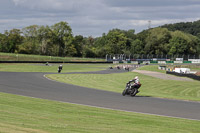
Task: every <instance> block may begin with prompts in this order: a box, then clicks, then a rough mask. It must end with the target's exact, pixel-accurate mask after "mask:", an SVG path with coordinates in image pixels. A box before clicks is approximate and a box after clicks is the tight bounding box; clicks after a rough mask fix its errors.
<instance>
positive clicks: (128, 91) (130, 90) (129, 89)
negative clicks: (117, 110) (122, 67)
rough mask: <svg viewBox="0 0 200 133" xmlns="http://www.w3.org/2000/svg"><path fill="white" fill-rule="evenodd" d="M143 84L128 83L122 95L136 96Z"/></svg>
mask: <svg viewBox="0 0 200 133" xmlns="http://www.w3.org/2000/svg"><path fill="white" fill-rule="evenodd" d="M140 86H141V84H137V85H133V84H131V83H130V82H128V83H126V88H125V89H124V90H123V92H122V95H123V96H125V95H130V96H132V97H133V96H135V95H136V94H137V93H138V89H139V88H140Z"/></svg>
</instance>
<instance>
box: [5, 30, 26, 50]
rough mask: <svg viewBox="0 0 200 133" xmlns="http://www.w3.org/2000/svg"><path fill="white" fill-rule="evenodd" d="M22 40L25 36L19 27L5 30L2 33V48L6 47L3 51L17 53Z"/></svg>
mask: <svg viewBox="0 0 200 133" xmlns="http://www.w3.org/2000/svg"><path fill="white" fill-rule="evenodd" d="M22 41H23V37H22V36H21V31H20V30H19V29H12V30H10V31H5V33H4V35H2V48H4V49H5V50H3V52H9V53H17V52H18V48H19V45H20V44H21V43H22Z"/></svg>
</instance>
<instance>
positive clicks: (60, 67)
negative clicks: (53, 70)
mask: <svg viewBox="0 0 200 133" xmlns="http://www.w3.org/2000/svg"><path fill="white" fill-rule="evenodd" d="M61 71H62V65H60V66H59V67H58V73H60V72H61Z"/></svg>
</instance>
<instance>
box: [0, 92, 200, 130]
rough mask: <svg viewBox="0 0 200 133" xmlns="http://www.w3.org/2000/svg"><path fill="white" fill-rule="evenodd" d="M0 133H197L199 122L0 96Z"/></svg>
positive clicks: (8, 95)
mask: <svg viewBox="0 0 200 133" xmlns="http://www.w3.org/2000/svg"><path fill="white" fill-rule="evenodd" d="M0 97H1V98H0V107H1V108H0V132H1V133H47V132H48V133H130V132H134V133H147V132H148V133H199V132H200V127H199V124H200V121H195V120H186V119H178V118H168V117H161V116H154V115H146V114H139V113H133V112H123V111H116V110H108V109H100V108H94V107H87V106H82V105H75V104H69V103H62V102H56V101H48V100H42V99H36V98H28V97H23V96H16V95H11V94H4V93H0Z"/></svg>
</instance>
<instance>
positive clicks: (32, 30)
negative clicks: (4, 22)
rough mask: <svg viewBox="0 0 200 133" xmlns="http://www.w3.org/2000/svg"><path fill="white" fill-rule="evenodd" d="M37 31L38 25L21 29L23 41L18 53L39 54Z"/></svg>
mask: <svg viewBox="0 0 200 133" xmlns="http://www.w3.org/2000/svg"><path fill="white" fill-rule="evenodd" d="M38 29H39V26H38V25H31V26H28V27H25V28H23V29H22V32H23V35H24V37H25V39H24V42H23V44H22V45H21V46H20V49H19V52H20V53H26V54H39V51H40V49H39V48H40V44H39V40H38Z"/></svg>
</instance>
